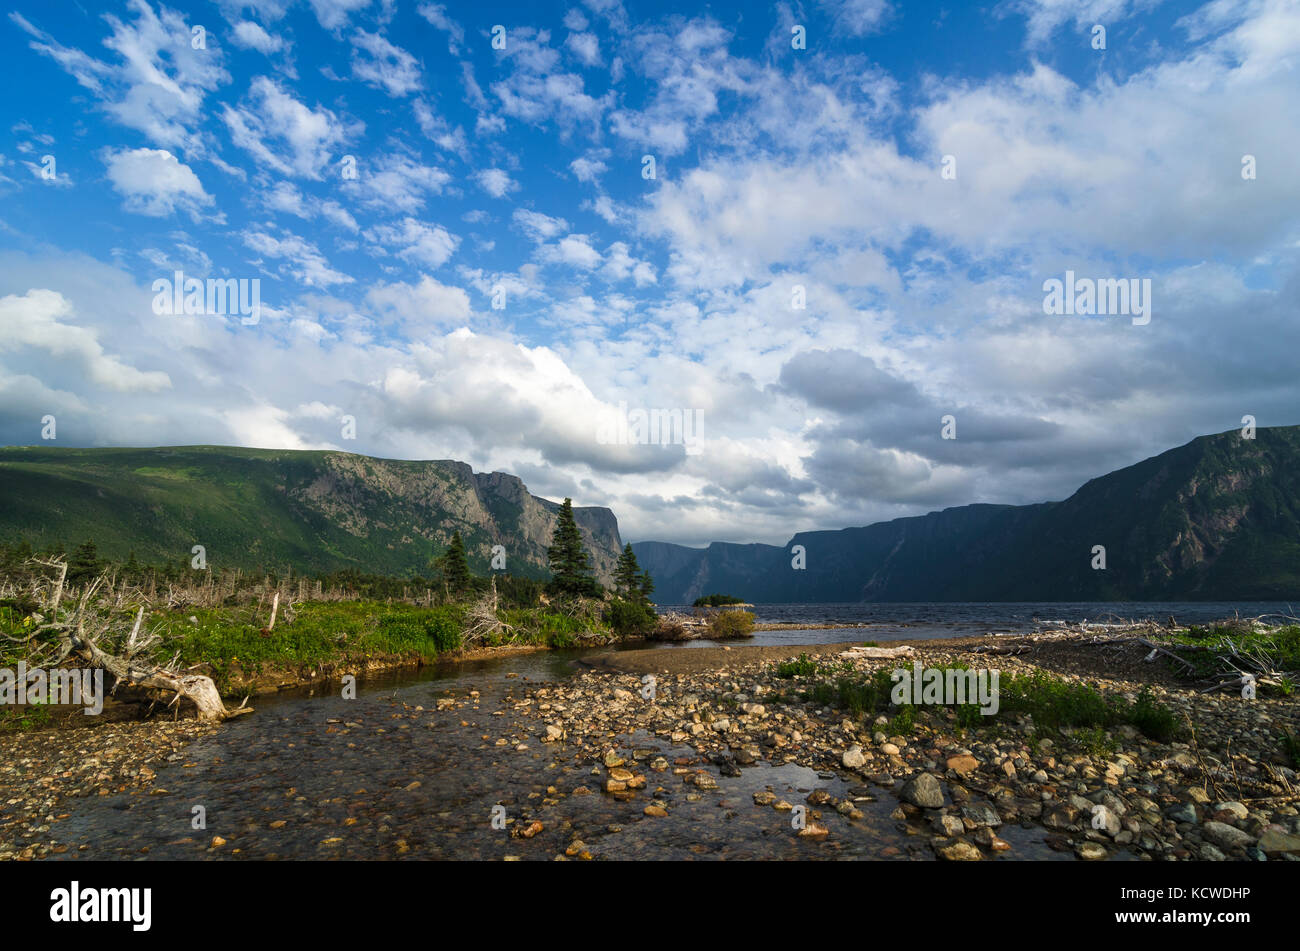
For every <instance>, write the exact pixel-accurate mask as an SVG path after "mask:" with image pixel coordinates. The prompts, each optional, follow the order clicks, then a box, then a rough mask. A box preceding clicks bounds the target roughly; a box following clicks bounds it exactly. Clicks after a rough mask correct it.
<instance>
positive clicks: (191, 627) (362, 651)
mask: <svg viewBox="0 0 1300 951" xmlns="http://www.w3.org/2000/svg"><path fill="white" fill-rule="evenodd" d="M463 612H464V609H463V608H461V607H460V606H457V605H445V606H442V607H435V608H416V607H407V606H400V605H398V606H395V605H386V604H382V603H380V602H373V601H342V602H307V603H304V604H301V605H299V606H298V607H297V608H296V617H295V618H294V619H293V621H292V622H287V621H284V620H283V619H281V621H280V622H279V623H277V624H276V626H275V629H274V630H273V631H270V632H268V633H267V634H263V633H262V626H263V625H264V624H265V620H266V619H265V617H264V616H263V617H261V618H259V617H257V616H256V615H255V613H254V612H253V611H251V610H250V609H248V608H218V609H207V610H202V609H188V610H180V611H172V612H155V613H154V614H153V615H151V616H150V618H149V626H150V629H151V630H154V631H156V632H157V633H158V634H160V635H161V636H162V643H161V644H160V645H159V648H158V651H157V657H158V660H160V661H163V660H167V659H169V658H170V657H171V656H172V654H173V653H175V652H176V651H179V652H180V655H181V658H182V659H183V660H184V662H185V663H186V664H187V665H189V664H200V663H206V664H210V665H212V667H213V669H214V670H215V671H216V674H217V676H216V678H215V679H216V680H217V684H218V686H222V685H223V684H224V683H226V682H228V680H229V677H230V675H231V673H232V671H234V670H235V669H238V670H239V671H242V672H244V673H252V674H258V673H262V672H264V671H266V670H268V669H275V668H282V667H292V666H297V665H301V664H307V665H313V664H323V663H330V662H338V661H340V660H343V659H345V658H346V659H351V660H358V659H365V658H369V657H387V656H408V657H411V658H412V659H414V658H417V657H418V658H420V659H422V660H425V661H432V660H433V659H434V658H435V657H437V656H438V654H441V653H447V652H450V651H454V650H456V649H458V648H459V647H460V631H461V625H462V623H463V620H464V613H463ZM191 617H193V618H194V619H195V622H191V621H190V620H189V619H190V618H191Z"/></svg>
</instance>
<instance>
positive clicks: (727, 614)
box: [709, 611, 754, 640]
mask: <svg viewBox="0 0 1300 951" xmlns="http://www.w3.org/2000/svg"><path fill="white" fill-rule="evenodd" d="M753 633H754V615H753V614H752V613H751V612H749V611H719V612H718V613H717V614H715V615H713V617H711V618H709V636H710V637H712V638H714V639H715V640H725V639H727V638H731V637H749V636H751V635H752V634H753Z"/></svg>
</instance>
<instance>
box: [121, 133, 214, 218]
mask: <svg viewBox="0 0 1300 951" xmlns="http://www.w3.org/2000/svg"><path fill="white" fill-rule="evenodd" d="M104 164H105V166H107V169H108V180H109V181H110V182H111V183H112V185H113V189H114V191H116V192H117V193H118V194H119V195H121V196H123V198H125V199H126V201H125V203H124V204H125V207H126V209H127V210H128V211H133V212H135V213H136V214H141V215H151V216H153V217H156V218H162V217H166V216H168V215H172V214H174V213H175V212H177V211H178V210H179V211H183V212H185V213H186V214H188V215H189V216H190V217H191V218H194V219H195V220H198V218H199V217H200V209H201V208H203V207H206V206H208V205H211V204H213V201H214V200H213V198H212V196H211V195H209V194H208V193H207V192H206V191H204V190H203V185H202V183H201V182H200V181H199V177H198V176H197V175H195V174H194V170H193V169H191V168H190V167H189V166H188V165H184V164H182V163H181V162H180V161H179V160H178V159H177V158H176V156H174V155H172V154H171V153H170V152H168V151H166V150H165V149H122V150H121V151H118V152H112V151H108V152H105V154H104Z"/></svg>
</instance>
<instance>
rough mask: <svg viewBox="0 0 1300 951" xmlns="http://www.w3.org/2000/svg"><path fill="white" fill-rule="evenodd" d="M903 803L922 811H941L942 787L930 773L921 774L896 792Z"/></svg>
mask: <svg viewBox="0 0 1300 951" xmlns="http://www.w3.org/2000/svg"><path fill="white" fill-rule="evenodd" d="M898 795H899V797H900V798H901V799H902V800H903V801H904V802H910V803H911V804H912V805H914V806H920V807H921V808H922V809H941V808H942V807H943V787H942V786H940V785H939V780H937V779H935V777H934V775H933V774H932V773H921V774H919V775H917V776H916V777H914V778H912V779H909V780H908V781H907V782H906V783H904V784H903V788H902V789H901V790H899V792H898Z"/></svg>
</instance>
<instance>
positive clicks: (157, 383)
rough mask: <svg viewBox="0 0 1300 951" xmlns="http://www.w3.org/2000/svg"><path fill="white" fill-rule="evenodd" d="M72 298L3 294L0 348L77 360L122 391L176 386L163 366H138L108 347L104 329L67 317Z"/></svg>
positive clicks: (90, 375) (100, 383)
mask: <svg viewBox="0 0 1300 951" xmlns="http://www.w3.org/2000/svg"><path fill="white" fill-rule="evenodd" d="M72 316H73V313H72V304H71V302H70V301H68V300H67V298H65V297H64V296H63V295H62V294H60V293H59V292H58V291H53V290H46V289H35V290H30V291H28V292H27V293H26V294H24V295H22V296H17V295H13V294H11V295H9V296H7V297H0V329H2V330H3V333H0V353H14V352H16V351H20V350H21V349H22V348H24V347H29V348H32V349H34V350H40V351H44V352H45V353H47V354H49V355H51V356H54V357H58V358H60V359H67V360H72V361H75V362H76V363H77V364H78V365H79V366H80V367H81V368H82V370H83V371H84V373H85V375H86V377H87V379H89V380H90V381H91V382H92V383H94V384H95V385H96V386H97V387H102V388H104V389H109V390H116V391H118V392H123V393H127V392H134V391H146V392H157V391H159V390H164V389H167V388H168V387H170V386H171V379H170V378H169V377H168V375H167V374H166V373H165V372H163V371H162V370H139V369H137V368H136V367H134V366H131V365H130V364H129V363H126V362H125V361H124V360H122V359H121V358H119V357H115V356H112V355H111V354H108V353H106V352H105V351H104V347H103V345H102V344H100V342H99V335H98V334H97V333H96V332H94V331H93V330H89V329H87V328H84V327H79V326H77V325H76V324H75V323H73V322H70V321H67V320H65V318H68V317H72Z"/></svg>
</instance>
